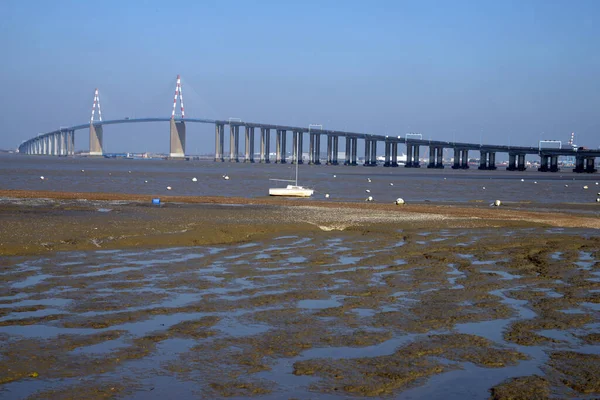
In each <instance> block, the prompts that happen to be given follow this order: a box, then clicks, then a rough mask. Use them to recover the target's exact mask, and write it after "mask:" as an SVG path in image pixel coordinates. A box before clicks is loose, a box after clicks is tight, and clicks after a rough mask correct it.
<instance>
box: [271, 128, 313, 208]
mask: <svg viewBox="0 0 600 400" xmlns="http://www.w3.org/2000/svg"><path fill="white" fill-rule="evenodd" d="M299 141H300V134H298V135H297V136H296V179H295V180H293V181H292V180H289V179H270V180H272V181H282V182H294V184H293V185H287V186H286V187H284V188H269V196H286V197H310V196H312V195H313V192H314V190H313V189H309V188H305V187H304V186H299V185H298V160H299V158H300V157H302V153H301V152H300V151H299V149H298V143H299Z"/></svg>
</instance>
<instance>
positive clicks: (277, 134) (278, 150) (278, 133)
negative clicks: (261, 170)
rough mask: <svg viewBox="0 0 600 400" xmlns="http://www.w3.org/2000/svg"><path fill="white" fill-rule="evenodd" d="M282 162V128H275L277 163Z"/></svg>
mask: <svg viewBox="0 0 600 400" xmlns="http://www.w3.org/2000/svg"><path fill="white" fill-rule="evenodd" d="M280 162H281V130H279V129H276V130H275V164H279V163H280Z"/></svg>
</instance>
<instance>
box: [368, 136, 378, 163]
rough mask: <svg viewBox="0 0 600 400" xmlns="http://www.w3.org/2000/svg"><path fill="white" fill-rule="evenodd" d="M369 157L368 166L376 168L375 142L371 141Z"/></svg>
mask: <svg viewBox="0 0 600 400" xmlns="http://www.w3.org/2000/svg"><path fill="white" fill-rule="evenodd" d="M369 147H370V149H371V156H370V157H369V166H371V167H376V166H377V140H371V146H369Z"/></svg>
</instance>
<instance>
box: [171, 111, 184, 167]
mask: <svg viewBox="0 0 600 400" xmlns="http://www.w3.org/2000/svg"><path fill="white" fill-rule="evenodd" d="M184 157H185V122H183V121H178V122H176V121H175V119H173V118H171V121H170V151H169V158H184Z"/></svg>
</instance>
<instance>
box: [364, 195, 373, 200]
mask: <svg viewBox="0 0 600 400" xmlns="http://www.w3.org/2000/svg"><path fill="white" fill-rule="evenodd" d="M365 201H373V196H369V197H367V198H366V199H365Z"/></svg>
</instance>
